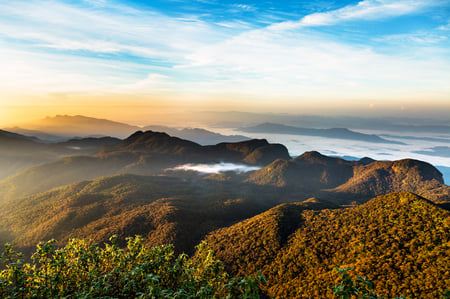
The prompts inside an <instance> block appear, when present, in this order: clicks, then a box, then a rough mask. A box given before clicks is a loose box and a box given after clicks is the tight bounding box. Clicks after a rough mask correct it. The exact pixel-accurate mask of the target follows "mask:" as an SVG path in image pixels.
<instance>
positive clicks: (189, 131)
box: [143, 126, 250, 145]
mask: <svg viewBox="0 0 450 299" xmlns="http://www.w3.org/2000/svg"><path fill="white" fill-rule="evenodd" d="M143 130H146V131H148V130H150V131H157V132H165V133H167V134H169V135H170V136H174V137H179V138H182V139H187V140H190V141H193V142H196V143H199V144H201V145H214V144H217V143H221V142H239V141H244V140H248V139H250V138H249V137H246V136H242V135H222V134H219V133H214V132H211V131H208V130H205V129H199V128H183V129H176V128H172V127H167V126H146V127H144V128H143Z"/></svg>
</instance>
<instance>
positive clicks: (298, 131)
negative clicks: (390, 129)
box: [238, 123, 404, 144]
mask: <svg viewBox="0 0 450 299" xmlns="http://www.w3.org/2000/svg"><path fill="white" fill-rule="evenodd" d="M238 130H239V131H242V132H246V133H269V134H270V133H272V134H292V135H303V136H318V137H325V138H336V139H348V140H358V141H364V142H373V143H392V144H404V143H402V142H398V141H393V140H388V139H384V138H381V137H379V136H377V135H374V134H371V135H369V134H364V133H358V132H355V131H352V130H349V129H346V128H330V129H314V128H302V127H293V126H287V125H283V124H276V123H262V124H259V125H255V126H252V127H241V128H239V129H238Z"/></svg>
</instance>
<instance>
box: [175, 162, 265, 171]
mask: <svg viewBox="0 0 450 299" xmlns="http://www.w3.org/2000/svg"><path fill="white" fill-rule="evenodd" d="M260 168H261V167H257V166H248V165H244V164H234V163H217V164H183V165H178V166H176V167H173V168H169V169H167V170H169V171H170V170H172V171H177V170H181V171H196V172H202V173H220V172H226V171H234V172H238V173H239V172H248V171H254V170H258V169H260Z"/></svg>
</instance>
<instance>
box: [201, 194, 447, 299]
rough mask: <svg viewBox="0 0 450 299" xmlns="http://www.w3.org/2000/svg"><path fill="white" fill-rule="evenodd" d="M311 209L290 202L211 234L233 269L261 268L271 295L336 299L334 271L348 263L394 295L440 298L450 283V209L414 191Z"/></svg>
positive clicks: (218, 251) (381, 291)
mask: <svg viewBox="0 0 450 299" xmlns="http://www.w3.org/2000/svg"><path fill="white" fill-rule="evenodd" d="M311 209H314V206H312V207H311V206H307V205H305V204H303V203H292V204H282V205H280V206H277V207H275V208H273V209H271V210H269V211H267V212H264V213H262V214H260V215H258V216H255V217H253V218H250V219H247V220H244V221H242V222H239V223H237V224H235V225H233V226H230V227H227V228H222V229H219V230H217V231H214V232H213V233H211V234H210V235H209V236H208V237H207V238H206V240H207V242H208V243H209V244H210V245H211V246H212V248H213V249H214V251H215V252H216V254H217V256H218V257H219V258H220V259H221V260H222V261H223V262H224V263H225V265H226V267H227V270H228V271H230V272H231V273H233V274H238V275H241V276H246V275H254V274H255V273H256V272H257V270H261V271H262V274H263V275H265V277H266V279H267V284H266V285H265V286H263V289H264V292H265V293H266V294H267V295H268V297H270V298H303V297H310V298H332V297H333V294H332V290H331V289H330V288H329V286H332V285H334V284H335V280H336V279H337V277H338V273H337V272H336V271H334V270H333V269H335V268H343V267H352V268H353V269H352V270H351V273H350V274H358V275H361V276H363V277H367V278H369V279H371V280H372V281H373V282H374V284H375V285H376V288H375V289H376V290H377V293H378V294H383V295H385V296H387V297H388V298H394V297H396V296H399V294H404V295H406V296H407V297H408V298H425V297H426V298H428V297H430V298H439V296H440V293H439V292H443V291H445V289H446V288H448V283H447V282H446V280H445V279H444V277H446V276H447V275H446V273H447V271H448V267H449V265H450V256H449V255H448V254H447V252H448V247H447V245H446V244H447V242H448V240H449V239H450V230H449V228H450V224H449V221H448V220H449V219H450V213H449V212H448V211H446V210H444V209H441V208H439V207H437V206H436V205H434V204H433V203H431V202H429V201H428V200H426V199H424V198H422V197H419V196H417V195H415V194H412V193H391V194H388V195H383V196H380V197H378V198H375V199H372V200H370V201H369V202H367V203H366V204H364V205H361V206H358V207H355V208H350V209H326V210H322V211H312V210H311ZM431 269H432V271H430V270H431ZM405 281H407V283H405Z"/></svg>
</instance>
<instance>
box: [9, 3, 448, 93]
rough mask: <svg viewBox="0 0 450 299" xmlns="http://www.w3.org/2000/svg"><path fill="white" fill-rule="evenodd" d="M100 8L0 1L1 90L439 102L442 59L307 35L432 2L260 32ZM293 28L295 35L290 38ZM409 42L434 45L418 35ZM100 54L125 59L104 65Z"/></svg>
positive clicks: (354, 11) (343, 12) (310, 19)
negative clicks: (434, 97) (431, 95)
mask: <svg viewBox="0 0 450 299" xmlns="http://www.w3.org/2000/svg"><path fill="white" fill-rule="evenodd" d="M95 2H96V1H95ZM100 2H101V3H100ZM100 2H98V4H102V6H104V7H102V9H98V8H97V7H95V6H94V7H93V6H89V7H88V8H81V7H77V6H74V5H69V4H63V3H58V2H54V1H46V2H42V1H8V2H0V19H1V21H0V43H1V41H2V38H3V39H4V40H5V41H4V42H3V43H1V44H0V49H2V50H1V53H0V54H2V55H1V56H0V63H1V65H2V69H3V72H2V73H1V74H0V79H1V80H0V81H1V82H0V87H2V89H8V90H13V89H15V90H23V86H26V87H27V90H30V91H31V92H33V91H35V90H42V91H43V90H47V89H48V90H50V91H67V90H70V91H74V90H88V91H91V90H100V91H101V90H104V91H106V92H109V91H113V92H121V93H122V92H129V93H133V92H151V91H169V90H174V91H176V92H177V91H182V92H186V93H202V92H204V93H228V92H233V93H237V94H244V95H248V94H250V95H253V96H255V97H258V96H266V95H270V96H291V97H297V98H308V97H316V96H319V97H327V96H328V97H333V98H358V97H363V98H364V97H369V98H379V97H383V96H385V97H389V96H397V95H402V96H404V97H406V96H409V95H412V94H417V93H418V91H419V92H422V93H426V92H425V91H432V92H437V93H440V94H445V93H447V95H448V91H449V87H448V82H446V80H445V79H446V78H448V77H449V76H450V74H449V69H450V68H449V62H448V59H445V58H442V57H443V56H444V55H443V56H439V55H428V54H429V53H428V52H426V51H422V49H420V51H419V52H418V53H417V54H415V55H413V56H410V57H407V56H406V55H405V53H401V52H396V51H395V50H392V49H390V51H389V53H386V54H380V53H377V51H376V49H374V48H371V47H369V46H364V45H350V44H346V43H345V42H338V41H331V40H330V37H329V36H327V35H325V34H321V33H320V32H313V31H310V30H306V27H310V26H319V25H331V24H336V23H338V22H342V21H347V20H367V19H379V18H385V17H393V16H399V15H405V14H411V13H416V12H419V11H421V10H422V9H425V8H426V7H429V6H432V5H436V3H437V2H436V1H419V0H417V1H395V2H394V1H374V0H365V1H361V2H360V3H358V4H357V5H351V6H347V7H344V8H341V9H338V10H334V11H329V12H324V13H315V14H310V15H308V16H305V17H304V18H303V19H301V20H299V21H297V22H282V23H277V24H275V25H272V26H268V27H266V28H260V29H251V28H252V27H253V26H252V25H251V24H248V23H245V22H242V21H236V22H234V21H233V22H226V23H218V24H213V23H211V24H210V23H206V22H205V21H202V20H199V19H197V18H196V17H187V18H184V19H183V18H172V17H169V16H165V15H162V14H159V13H155V12H151V11H136V10H133V9H132V8H129V7H125V6H120V7H115V6H111V4H110V2H106V1H105V2H103V1H100ZM105 7H106V8H105ZM242 8H243V7H242ZM444 27H445V26H444ZM447 27H448V26H447ZM294 28H297V29H301V30H289V29H294ZM444 29H445V28H442V30H444ZM392 38H394V37H392ZM399 38H406V37H399ZM408 38H409V39H411V38H416V40H417V41H420V40H421V41H423V42H430V43H431V42H433V40H431V39H430V37H429V36H428V37H427V36H426V35H421V36H416V37H414V36H408ZM426 38H428V39H426ZM7 39H12V40H14V41H15V43H16V44H14V43H12V44H13V46H11V45H12V44H10V43H9V42H7V41H6V40H7ZM419 39H420V40H419ZM17 41H19V42H17ZM21 42H23V44H20V43H21ZM8 50H9V51H8ZM49 50H51V51H52V52H47V53H45V54H43V53H42V52H46V51H49ZM73 52H88V54H87V55H85V53H81V54H80V53H73ZM446 53H448V51H447V52H446ZM108 54H117V55H118V56H119V57H120V55H123V57H124V59H123V60H120V61H119V60H110V59H108V58H105V56H106V57H107V56H108ZM434 54H435V53H434ZM102 55H103V56H102ZM127 55H129V56H136V57H138V58H139V59H138V60H133V59H132V58H127ZM89 56H91V57H89ZM155 61H157V62H159V63H160V65H161V66H158V64H157V63H155ZM162 74H165V75H162ZM20 86H21V87H22V88H20ZM186 93H181V92H180V94H182V95H183V96H184V95H186Z"/></svg>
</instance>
